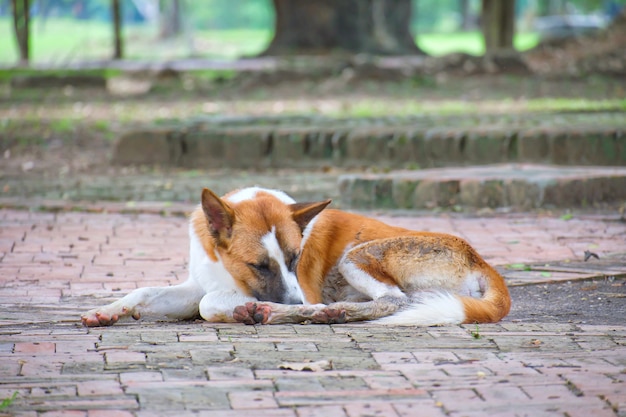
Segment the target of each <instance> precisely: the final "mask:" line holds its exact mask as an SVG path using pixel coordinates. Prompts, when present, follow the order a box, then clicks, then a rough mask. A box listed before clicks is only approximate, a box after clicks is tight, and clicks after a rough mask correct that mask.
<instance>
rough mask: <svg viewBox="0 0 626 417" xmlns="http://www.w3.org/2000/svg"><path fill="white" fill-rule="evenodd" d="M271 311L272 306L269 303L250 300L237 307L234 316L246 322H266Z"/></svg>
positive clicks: (239, 320) (237, 319)
mask: <svg viewBox="0 0 626 417" xmlns="http://www.w3.org/2000/svg"><path fill="white" fill-rule="evenodd" d="M271 313H272V308H271V307H270V306H269V305H267V304H259V303H254V302H249V303H246V304H245V305H242V306H237V307H235V310H234V311H233V318H234V319H235V321H238V322H240V323H245V324H257V323H260V324H266V323H267V321H268V320H269V317H270V314H271Z"/></svg>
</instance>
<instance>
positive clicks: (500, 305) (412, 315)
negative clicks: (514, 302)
mask: <svg viewBox="0 0 626 417" xmlns="http://www.w3.org/2000/svg"><path fill="white" fill-rule="evenodd" d="M487 275H488V279H487V281H488V285H487V288H486V290H485V292H484V294H483V295H482V297H480V298H474V297H470V296H464V295H457V294H452V293H450V292H443V291H433V292H423V293H421V294H420V295H419V296H417V297H416V299H415V302H412V303H411V304H410V305H409V306H408V307H406V308H404V309H401V310H399V311H398V312H396V313H395V314H392V315H390V316H387V317H383V318H381V319H378V320H376V321H375V323H380V324H392V325H403V326H437V325H443V324H461V323H466V324H467V323H495V322H497V321H500V320H501V319H502V318H503V317H504V316H506V315H507V314H508V313H509V310H510V309H511V297H510V295H509V291H508V289H507V288H506V284H505V283H504V280H503V279H502V277H501V276H500V274H498V273H497V272H496V271H495V270H493V269H491V268H490V271H489V273H488V274H487Z"/></svg>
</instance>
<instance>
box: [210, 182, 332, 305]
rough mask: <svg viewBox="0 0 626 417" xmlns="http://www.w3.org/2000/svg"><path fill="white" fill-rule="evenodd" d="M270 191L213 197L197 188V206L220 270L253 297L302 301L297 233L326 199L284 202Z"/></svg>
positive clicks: (322, 206)
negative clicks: (201, 212) (298, 271)
mask: <svg viewBox="0 0 626 417" xmlns="http://www.w3.org/2000/svg"><path fill="white" fill-rule="evenodd" d="M279 197H280V196H277V195H276V194H275V193H272V192H268V191H265V190H262V189H258V190H255V191H254V193H251V195H250V196H246V198H243V199H242V198H231V199H229V198H228V196H227V197H226V198H223V199H222V198H219V197H218V196H217V195H215V194H214V193H213V192H212V191H210V190H208V189H206V188H205V189H204V190H203V191H202V210H203V212H204V215H205V217H206V220H207V223H206V224H207V226H208V232H209V237H210V238H211V239H213V244H214V247H215V250H216V251H217V253H218V254H219V257H220V259H221V261H222V262H223V264H224V267H225V268H226V270H227V271H228V272H229V273H230V274H231V275H232V277H233V278H234V280H235V282H236V284H237V285H238V286H239V287H240V288H241V289H242V290H243V291H244V292H246V293H247V294H248V295H250V296H253V297H255V298H257V299H258V300H259V301H272V302H276V303H283V304H302V303H303V302H304V296H303V295H302V290H301V289H300V286H299V285H298V281H297V277H296V266H297V264H298V259H299V257H300V249H301V243H302V233H303V231H304V229H305V228H306V226H307V225H308V224H309V222H310V221H311V220H312V219H313V218H314V217H315V216H317V215H318V214H319V213H320V212H321V211H322V210H323V209H324V208H325V207H326V206H327V205H328V204H330V200H327V201H323V202H316V203H292V204H290V203H287V202H285V201H286V200H285V199H284V198H279Z"/></svg>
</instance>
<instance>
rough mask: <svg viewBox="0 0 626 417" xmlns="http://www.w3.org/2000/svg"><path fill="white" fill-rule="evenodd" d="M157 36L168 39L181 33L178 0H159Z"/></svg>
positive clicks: (181, 26)
mask: <svg viewBox="0 0 626 417" xmlns="http://www.w3.org/2000/svg"><path fill="white" fill-rule="evenodd" d="M159 6H160V7H159V9H160V24H161V28H160V31H159V37H160V38H161V39H169V38H173V37H176V36H178V35H180V34H181V32H182V28H183V24H182V14H181V7H180V1H179V0H161V2H160V4H159Z"/></svg>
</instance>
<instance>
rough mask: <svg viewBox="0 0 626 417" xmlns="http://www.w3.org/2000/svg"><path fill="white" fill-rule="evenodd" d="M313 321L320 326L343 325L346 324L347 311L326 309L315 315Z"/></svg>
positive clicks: (312, 317)
mask: <svg viewBox="0 0 626 417" xmlns="http://www.w3.org/2000/svg"><path fill="white" fill-rule="evenodd" d="M311 321H312V322H313V323H318V324H342V323H345V322H346V310H344V309H340V308H330V307H325V308H323V309H321V310H318V311H316V312H315V313H313V315H312V316H311Z"/></svg>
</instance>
